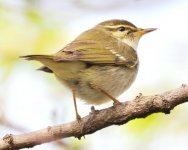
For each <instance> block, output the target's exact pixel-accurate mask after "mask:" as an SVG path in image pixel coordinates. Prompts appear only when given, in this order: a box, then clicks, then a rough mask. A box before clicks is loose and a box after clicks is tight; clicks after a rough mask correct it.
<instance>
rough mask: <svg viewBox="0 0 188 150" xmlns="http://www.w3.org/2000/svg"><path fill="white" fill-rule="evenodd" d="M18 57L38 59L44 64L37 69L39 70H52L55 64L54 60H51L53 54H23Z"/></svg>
mask: <svg viewBox="0 0 188 150" xmlns="http://www.w3.org/2000/svg"><path fill="white" fill-rule="evenodd" d="M20 58H24V59H26V60H36V61H40V62H41V63H42V64H43V65H44V66H42V67H41V68H39V69H37V70H41V71H44V72H48V73H52V72H53V71H52V70H53V68H54V66H55V64H56V62H55V61H54V60H53V55H25V56H20Z"/></svg>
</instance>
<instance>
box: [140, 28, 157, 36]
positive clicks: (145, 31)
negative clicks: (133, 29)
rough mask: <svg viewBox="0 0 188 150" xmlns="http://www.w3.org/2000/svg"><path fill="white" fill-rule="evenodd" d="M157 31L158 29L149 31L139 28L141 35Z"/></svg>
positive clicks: (149, 29)
mask: <svg viewBox="0 0 188 150" xmlns="http://www.w3.org/2000/svg"><path fill="white" fill-rule="evenodd" d="M155 30H157V28H148V29H141V28H139V30H138V31H137V32H138V33H139V34H140V35H144V34H146V33H149V32H152V31H155Z"/></svg>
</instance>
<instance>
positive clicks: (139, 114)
mask: <svg viewBox="0 0 188 150" xmlns="http://www.w3.org/2000/svg"><path fill="white" fill-rule="evenodd" d="M184 102H188V86H186V85H182V86H181V87H180V88H178V89H175V90H172V91H168V92H165V93H162V94H159V95H154V96H142V95H139V96H137V97H136V98H135V99H134V100H133V101H129V102H127V103H125V104H122V105H117V106H115V107H110V108H106V109H102V110H94V109H92V112H91V113H90V114H89V115H87V116H85V117H83V118H82V120H81V121H80V122H77V121H73V122H70V123H66V124H61V125H56V126H49V127H47V128H45V129H41V130H38V131H33V132H30V133H26V134H21V135H12V134H7V135H5V136H4V137H3V138H2V139H0V150H15V149H21V148H30V147H33V146H35V145H39V144H42V143H47V142H51V141H55V140H58V139H61V138H67V137H72V136H74V137H77V138H81V137H82V136H84V135H86V134H91V133H94V132H95V131H98V130H100V129H102V128H105V127H108V126H111V125H121V124H125V123H127V122H128V121H130V120H133V119H135V118H143V117H146V116H148V115H150V114H152V113H156V112H163V113H165V114H169V113H170V110H172V109H173V108H174V107H175V106H177V105H179V104H182V103H184Z"/></svg>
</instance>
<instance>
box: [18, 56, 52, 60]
mask: <svg viewBox="0 0 188 150" xmlns="http://www.w3.org/2000/svg"><path fill="white" fill-rule="evenodd" d="M20 58H25V59H26V60H41V59H53V56H52V55H25V56H20Z"/></svg>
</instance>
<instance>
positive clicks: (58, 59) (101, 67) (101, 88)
mask: <svg viewBox="0 0 188 150" xmlns="http://www.w3.org/2000/svg"><path fill="white" fill-rule="evenodd" d="M154 30H156V28H147V29H142V28H138V27H136V26H135V25H134V24H132V23H131V22H129V21H127V20H120V19H112V20H107V21H103V22H101V23H99V24H97V25H95V26H94V27H93V28H91V29H89V30H86V31H85V32H83V33H81V34H80V35H79V36H78V37H77V38H75V39H74V40H73V41H72V42H70V43H69V44H67V45H66V46H65V47H64V48H62V49H61V50H59V51H58V52H57V53H55V54H49V55H48V54H45V55H44V54H41V55H38V54H37V55H25V56H20V57H21V58H25V59H27V60H36V61H39V62H40V63H42V64H43V66H42V67H41V68H39V69H38V70H41V71H44V72H47V73H53V74H54V75H55V76H56V78H57V79H58V80H59V81H60V82H61V83H62V84H63V85H65V86H67V87H68V88H69V89H70V90H71V91H72V97H73V102H74V109H75V114H76V119H77V120H78V121H79V120H81V116H80V115H79V113H78V108H77V101H76V99H77V98H79V99H81V100H83V101H85V102H86V103H88V104H91V105H100V104H103V103H105V102H108V101H110V100H112V101H113V102H114V104H115V105H117V104H121V103H120V101H119V100H118V99H117V97H118V96H119V95H121V94H122V93H123V92H124V91H126V90H127V89H128V88H129V87H130V86H131V84H132V83H133V81H134V80H135V78H136V76H137V72H138V68H139V59H138V55H137V47H138V43H139V40H140V38H141V37H142V36H143V35H144V34H146V33H149V32H152V31H154Z"/></svg>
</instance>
